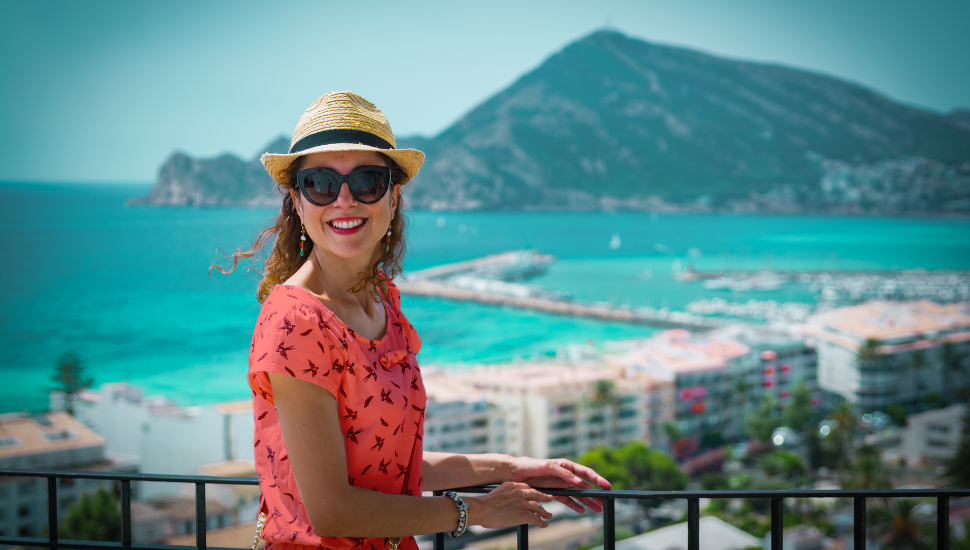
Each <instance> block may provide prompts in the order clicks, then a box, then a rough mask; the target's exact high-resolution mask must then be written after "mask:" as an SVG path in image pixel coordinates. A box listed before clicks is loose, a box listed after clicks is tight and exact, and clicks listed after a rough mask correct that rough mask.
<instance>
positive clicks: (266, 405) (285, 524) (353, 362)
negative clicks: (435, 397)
mask: <svg viewBox="0 0 970 550" xmlns="http://www.w3.org/2000/svg"><path fill="white" fill-rule="evenodd" d="M388 290H389V292H388V298H387V300H386V304H385V306H386V307H385V311H386V314H387V324H386V329H387V330H386V333H385V335H384V336H383V337H381V338H380V339H378V340H370V339H368V338H365V337H363V336H361V335H360V334H358V333H356V332H353V331H352V330H350V329H349V328H348V327H347V326H346V325H344V323H343V322H342V321H340V319H338V318H337V317H336V316H334V315H333V313H332V312H330V310H328V309H327V308H326V307H325V306H324V305H323V304H322V303H320V301H319V300H317V299H316V297H315V296H313V295H312V294H311V293H309V292H308V291H306V290H303V289H301V288H298V287H295V286H289V285H278V286H277V287H276V288H275V289H274V290H273V291H272V292H271V293H270V295H269V296H268V297H267V299H266V301H265V302H264V303H263V307H262V310H261V312H260V315H259V320H258V321H257V324H256V328H255V330H254V332H253V339H252V343H251V345H250V354H249V384H250V387H251V389H252V393H253V414H254V417H255V421H256V422H255V433H254V442H255V443H254V446H255V447H256V448H257V450H258V452H257V453H256V471H257V473H258V477H259V480H260V489H261V491H262V495H261V496H260V510H261V511H263V512H265V513H267V515H268V519H267V522H266V526H265V528H264V529H263V535H262V536H263V538H264V539H266V548H267V549H269V550H291V549H309V548H312V549H314V550H316V549H319V548H327V549H333V550H353V549H354V548H373V549H374V550H382V549H384V548H387V539H383V538H373V539H359V538H358V539H354V538H349V537H321V536H318V535H317V534H315V533H314V532H313V529H312V527H311V526H310V521H309V518H308V517H307V514H306V509H305V507H304V505H303V501H302V499H301V498H300V494H299V491H298V490H297V486H296V481H295V480H294V479H293V472H292V470H291V469H290V463H289V460H288V458H289V457H288V454H287V451H286V447H285V445H284V443H283V437H282V434H281V431H280V425H279V419H278V417H277V414H276V407H275V405H274V402H273V392H272V386H271V384H270V383H269V377H268V373H271V372H272V373H277V374H282V375H285V376H292V377H294V378H298V379H300V380H303V381H306V382H309V383H312V384H316V385H318V386H321V387H323V388H325V389H326V390H328V391H329V392H330V393H331V394H333V395H334V397H336V399H337V409H338V411H340V412H339V413H338V417H339V418H338V421H339V423H340V429H341V432H342V433H343V434H344V450H345V452H346V456H347V470H348V472H350V475H351V476H354V477H350V478H349V479H348V483H350V484H351V485H353V486H354V487H360V488H365V489H372V490H376V491H381V492H385V493H392V494H402V495H420V494H421V482H422V481H423V473H422V467H421V465H422V453H423V450H422V439H423V436H424V408H425V405H426V402H427V396H426V394H425V390H424V384H423V382H422V379H421V371H420V368H419V367H418V363H417V360H416V359H415V355H416V354H417V352H418V350H420V348H421V340H420V339H419V338H418V335H417V333H416V332H415V330H414V327H413V326H411V324H410V323H409V322H408V321H407V319H406V318H405V317H404V315H403V314H402V313H401V311H400V294H399V292H398V290H397V287H395V286H394V285H393V283H391V284H389V285H388ZM355 474H357V475H355ZM270 510H272V513H270V512H269V511H270ZM400 548H401V550H417V545H416V544H415V542H414V539H413V538H411V537H407V538H402V540H401V545H400Z"/></svg>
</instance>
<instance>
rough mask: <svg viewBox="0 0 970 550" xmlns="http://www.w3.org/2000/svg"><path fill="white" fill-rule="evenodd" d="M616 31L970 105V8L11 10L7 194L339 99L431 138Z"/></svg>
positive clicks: (225, 141) (128, 179) (236, 139)
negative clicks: (561, 57)
mask: <svg viewBox="0 0 970 550" xmlns="http://www.w3.org/2000/svg"><path fill="white" fill-rule="evenodd" d="M604 27H608V28H612V29H614V30H618V31H620V32H623V33H625V34H627V35H629V36H631V37H635V38H639V39H643V40H647V41H651V42H658V43H664V44H671V45H677V46H683V47H688V48H694V49H698V50H701V51H705V52H707V53H712V54H716V55H722V56H726V57H730V58H734V59H743V60H751V61H758V62H768V63H776V64H782V65H786V66H790V67H795V68H800V69H804V70H809V71H813V72H819V73H824V74H828V75H831V76H835V77H838V78H842V79H845V80H849V81H852V82H855V83H857V84H861V85H863V86H865V87H867V88H870V89H873V90H875V91H878V92H880V93H882V94H884V95H886V96H888V97H889V98H891V99H893V100H896V101H899V102H901V103H905V104H907V105H912V106H916V107H920V108H925V109H929V110H933V111H936V112H940V113H945V112H948V111H950V110H951V109H953V108H955V107H963V108H970V33H968V32H967V31H966V29H967V28H968V27H970V1H967V0H924V1H922V2H918V3H917V2H913V1H911V0H906V1H900V0H880V1H875V0H853V1H851V2H846V1H844V0H811V1H795V0H735V1H732V2H725V1H723V0H639V1H625V0H596V1H583V2H580V1H573V0H559V1H556V2H544V1H534V2H533V1H522V0H518V1H506V0H494V1H488V2H455V1H443V2H421V1H416V0H415V1H411V2H400V1H393V2H391V1H382V0H372V1H369V2H346V1H342V2H330V1H321V0H317V1H287V0H277V1H273V2H269V1H266V2H247V1H242V0H239V1H214V0H213V1H205V2H199V1H197V0H192V1H183V0H166V1H157V2H147V1H146V2H141V1H139V2H131V1H128V0H125V1H98V0H89V1H84V2H81V1H74V0H71V1H65V0H57V1H53V0H28V1H21V0H0V181H12V182H106V183H108V182H110V183H150V182H152V181H154V179H155V177H156V175H157V172H158V169H159V167H160V166H161V165H162V164H163V163H164V162H165V160H166V159H167V158H168V156H169V155H171V154H172V153H173V152H174V151H177V150H178V151H182V152H185V153H188V154H189V155H191V156H194V157H199V158H205V157H212V156H216V155H219V154H222V153H226V152H228V153H232V154H235V155H237V156H240V157H243V158H246V159H250V158H253V157H255V156H256V155H257V154H258V153H261V152H263V150H264V148H265V146H266V145H267V144H268V143H269V142H270V141H271V140H272V139H274V138H275V137H277V136H280V135H286V136H287V137H289V136H290V135H291V134H292V131H293V127H294V126H295V125H296V121H297V120H298V119H299V116H300V114H302V112H303V110H304V109H306V107H307V106H308V105H309V104H310V103H311V102H312V101H313V100H314V99H315V98H317V97H318V96H320V95H322V94H323V93H325V92H327V91H330V90H351V91H354V92H356V93H358V94H360V95H363V96H364V97H366V98H368V99H369V100H371V101H372V102H374V103H375V104H376V105H377V106H378V107H379V108H380V109H381V110H382V111H383V112H384V113H385V115H386V116H387V118H388V120H389V121H390V123H391V125H392V127H393V130H394V133H395V134H396V135H397V136H404V135H413V134H421V135H426V136H433V135H435V134H437V133H438V132H440V131H442V130H444V129H445V128H447V127H448V126H449V125H450V124H452V123H454V122H455V121H456V120H458V119H459V118H460V117H461V116H462V115H463V114H464V113H466V112H468V111H469V110H471V109H472V108H473V107H475V106H476V105H477V104H478V103H480V102H482V101H483V100H485V99H487V98H488V97H490V96H491V95H493V94H495V93H496V92H498V91H500V90H502V89H504V88H505V87H507V86H508V85H510V84H512V83H513V82H514V81H515V80H516V79H517V78H518V77H520V76H522V75H524V74H526V73H527V72H529V71H530V70H532V69H534V68H535V67H537V66H538V65H539V64H540V63H541V62H542V61H543V60H544V59H545V58H547V57H548V56H550V55H552V54H554V53H555V52H557V51H559V50H561V49H562V48H563V47H565V46H566V45H567V44H569V43H570V42H573V41H574V40H577V39H579V38H581V37H583V36H585V35H587V34H589V33H591V32H593V31H595V30H597V29H601V28H604Z"/></svg>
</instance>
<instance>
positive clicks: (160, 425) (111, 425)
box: [51, 382, 255, 499]
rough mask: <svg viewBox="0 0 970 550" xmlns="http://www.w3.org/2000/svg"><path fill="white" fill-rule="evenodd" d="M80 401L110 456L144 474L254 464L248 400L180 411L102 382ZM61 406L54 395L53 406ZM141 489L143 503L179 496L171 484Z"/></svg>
mask: <svg viewBox="0 0 970 550" xmlns="http://www.w3.org/2000/svg"><path fill="white" fill-rule="evenodd" d="M82 399H83V401H84V402H83V403H82V404H78V405H77V406H76V409H77V416H78V418H79V419H80V420H82V421H83V422H84V423H85V424H87V425H88V426H89V427H91V428H92V429H93V430H94V431H95V432H97V433H98V434H100V435H101V436H103V437H104V446H105V451H106V453H107V456H109V457H112V458H116V459H122V460H125V461H129V462H135V463H137V464H138V471H140V472H141V473H146V474H177V475H191V474H194V473H195V472H196V471H197V470H198V468H199V467H200V466H202V465H204V464H210V463H215V462H222V461H226V460H245V461H249V462H255V456H254V454H253V444H252V441H253V426H254V419H253V408H252V402H251V401H249V400H244V401H233V402H228V403H217V404H213V405H204V406H197V407H179V406H178V405H176V404H174V403H172V402H171V401H168V400H167V399H165V398H163V397H158V396H147V397H146V396H144V395H143V392H142V390H141V389H140V388H136V387H133V386H130V385H129V384H127V383H125V382H120V383H117V384H103V385H102V386H101V388H100V390H99V391H92V392H85V393H84V395H83V396H82ZM59 403H60V398H59V396H58V395H57V394H56V393H55V394H52V396H51V405H52V408H54V407H56V406H57V405H58V404H59ZM139 485H140V486H141V490H140V491H139V495H140V498H141V499H152V498H157V497H160V496H176V495H178V494H179V489H178V486H177V484H173V483H140V484H139Z"/></svg>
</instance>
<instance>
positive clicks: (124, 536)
mask: <svg viewBox="0 0 970 550" xmlns="http://www.w3.org/2000/svg"><path fill="white" fill-rule="evenodd" d="M121 545H122V546H124V547H125V548H131V480H130V479H122V480H121Z"/></svg>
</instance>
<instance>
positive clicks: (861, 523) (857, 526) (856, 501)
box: [852, 497, 866, 550]
mask: <svg viewBox="0 0 970 550" xmlns="http://www.w3.org/2000/svg"><path fill="white" fill-rule="evenodd" d="M852 503H853V505H852V509H853V525H852V533H853V542H854V546H855V547H854V548H853V550H866V497H853V498H852Z"/></svg>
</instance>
